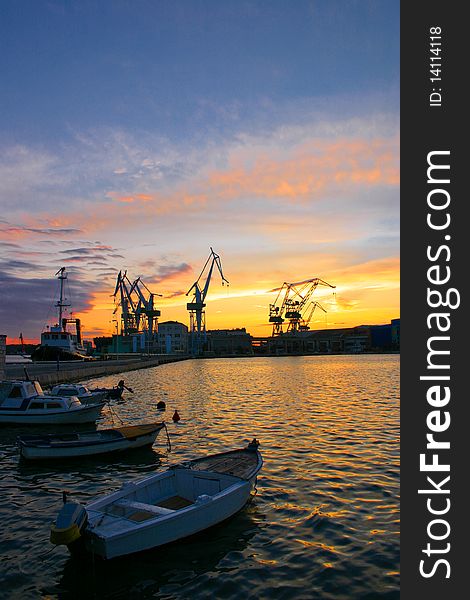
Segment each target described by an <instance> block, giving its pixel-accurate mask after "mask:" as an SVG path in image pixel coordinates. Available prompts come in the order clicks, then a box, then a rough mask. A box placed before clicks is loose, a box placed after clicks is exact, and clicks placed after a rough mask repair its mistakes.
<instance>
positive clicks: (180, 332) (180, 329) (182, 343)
mask: <svg viewBox="0 0 470 600" xmlns="http://www.w3.org/2000/svg"><path fill="white" fill-rule="evenodd" d="M157 351H158V353H159V354H187V352H188V327H187V326H186V325H185V324H184V323H180V322H179V321H164V322H163V323H159V324H158V333H157Z"/></svg>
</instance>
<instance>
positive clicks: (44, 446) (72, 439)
mask: <svg viewBox="0 0 470 600" xmlns="http://www.w3.org/2000/svg"><path fill="white" fill-rule="evenodd" d="M164 427H165V423H164V422H160V423H142V424H140V425H123V426H122V427H113V428H110V429H98V430H97V431H88V432H73V433H60V434H50V435H24V436H19V437H18V439H17V441H18V446H19V448H20V455H21V456H22V457H23V458H26V459H29V460H40V459H63V458H73V457H76V456H95V455H97V454H108V453H111V452H122V451H124V450H131V449H133V448H142V447H143V446H151V445H152V444H153V443H154V442H155V440H156V438H157V435H158V434H159V433H160V431H161V430H162V429H163V428H164Z"/></svg>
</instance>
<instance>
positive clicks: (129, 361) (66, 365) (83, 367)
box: [5, 355, 189, 386]
mask: <svg viewBox="0 0 470 600" xmlns="http://www.w3.org/2000/svg"><path fill="white" fill-rule="evenodd" d="M188 358H189V357H188V356H168V355H158V356H142V357H139V358H125V359H124V358H123V359H117V360H116V359H115V360H97V361H93V362H80V361H76V360H72V361H63V362H60V363H58V364H57V362H36V363H12V364H6V365H5V378H6V379H26V378H27V377H29V378H30V379H35V380H37V381H39V383H40V384H41V385H43V386H52V385H55V384H57V383H65V382H72V381H83V380H84V379H90V378H91V377H103V376H106V375H113V374H118V373H125V372H126V371H134V370H136V369H148V368H149V367H157V366H158V365H162V364H167V363H171V362H178V361H181V360H187V359H188Z"/></svg>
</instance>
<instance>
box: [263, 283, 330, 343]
mask: <svg viewBox="0 0 470 600" xmlns="http://www.w3.org/2000/svg"><path fill="white" fill-rule="evenodd" d="M319 285H324V286H326V287H330V288H335V287H336V286H334V285H332V284H330V283H328V282H327V281H324V280H323V279H320V278H319V277H313V278H311V279H304V280H303V281H297V282H296V283H288V282H287V281H285V282H284V283H283V284H282V286H281V287H279V288H274V289H272V290H270V291H271V292H278V294H277V296H276V300H275V301H274V303H273V304H270V305H269V322H270V323H273V336H275V335H279V334H281V333H282V332H283V324H284V322H285V321H286V319H287V320H288V325H287V331H306V330H308V324H309V322H310V319H311V317H312V315H313V312H314V310H315V308H316V306H319V308H321V309H322V310H323V311H324V312H326V310H325V309H324V308H323V307H322V306H321V305H320V304H319V303H318V302H313V303H312V308H311V311H310V313H309V315H308V316H307V317H306V318H305V317H303V315H304V312H305V310H306V309H307V306H308V305H309V301H310V298H311V297H312V294H313V292H314V291H315V290H316V289H317V287H318V286H319ZM281 297H282V301H281V302H279V300H280V298H281Z"/></svg>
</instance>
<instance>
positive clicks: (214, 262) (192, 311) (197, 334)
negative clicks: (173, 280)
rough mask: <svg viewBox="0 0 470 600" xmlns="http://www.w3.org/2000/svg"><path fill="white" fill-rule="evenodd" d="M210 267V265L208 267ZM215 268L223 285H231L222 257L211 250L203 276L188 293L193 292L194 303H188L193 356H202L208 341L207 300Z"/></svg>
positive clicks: (201, 275) (200, 276) (203, 269)
mask: <svg viewBox="0 0 470 600" xmlns="http://www.w3.org/2000/svg"><path fill="white" fill-rule="evenodd" d="M208 265H210V266H209V267H208ZM214 266H216V267H217V269H218V270H219V273H220V277H221V278H222V285H224V284H227V285H229V282H228V280H227V279H226V278H225V277H224V274H223V271H222V263H221V261H220V256H219V255H218V254H216V253H215V252H214V250H213V249H212V248H211V251H210V254H209V257H208V259H207V260H206V262H205V264H204V267H203V268H202V271H201V274H200V275H199V277H198V278H197V279H196V281H195V282H194V283H193V285H192V286H191V287H190V288H189V290H188V291H187V292H186V296H189V294H191V292H193V294H194V295H193V299H192V302H188V303H187V305H186V308H187V310H189V330H190V346H191V354H193V355H196V356H197V355H200V354H202V351H203V348H204V344H205V342H206V340H207V336H206V313H205V310H204V308H205V306H206V305H205V299H206V296H207V292H208V290H209V284H210V282H211V277H212V272H213V270H214ZM207 267H208V271H207V275H206V279H205V281H204V284H203V283H202V282H201V278H202V277H203V275H204V272H205V271H206V268H207Z"/></svg>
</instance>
